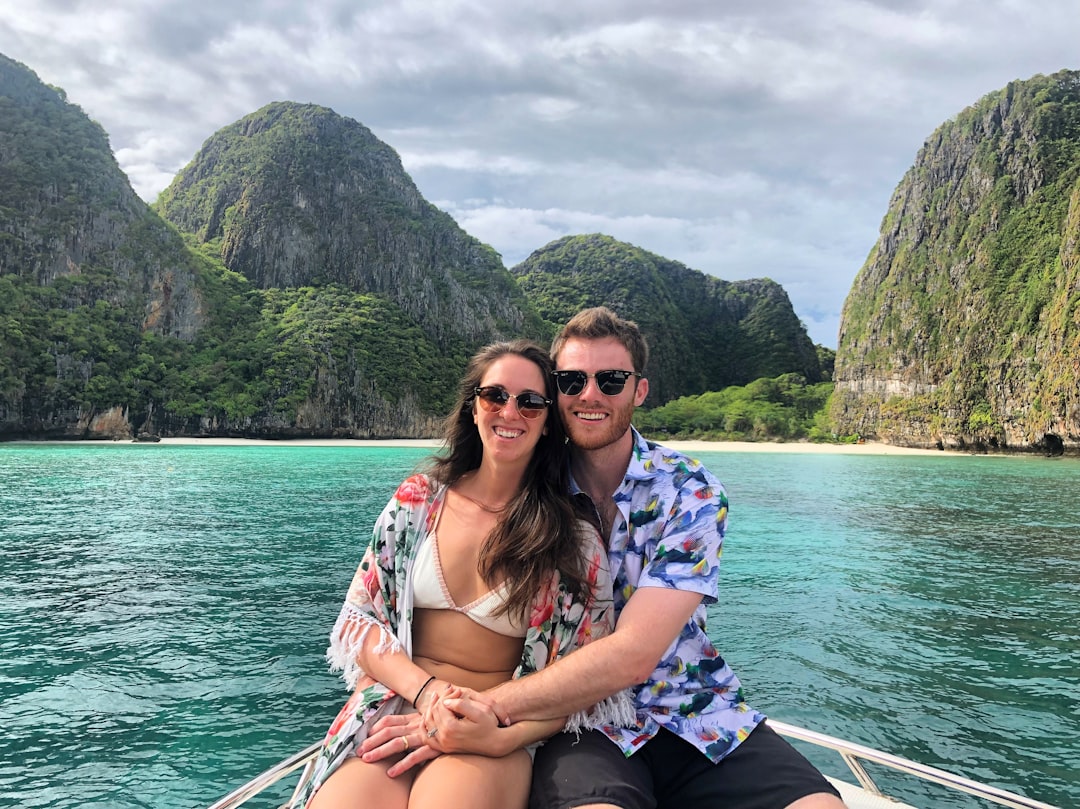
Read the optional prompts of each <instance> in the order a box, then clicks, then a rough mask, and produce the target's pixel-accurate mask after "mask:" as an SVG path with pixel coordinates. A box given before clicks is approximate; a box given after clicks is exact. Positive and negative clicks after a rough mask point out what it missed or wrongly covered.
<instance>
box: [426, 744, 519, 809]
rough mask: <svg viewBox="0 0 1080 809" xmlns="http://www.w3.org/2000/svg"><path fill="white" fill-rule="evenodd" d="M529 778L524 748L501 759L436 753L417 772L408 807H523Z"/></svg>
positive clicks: (473, 808) (478, 808)
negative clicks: (437, 755) (436, 756)
mask: <svg viewBox="0 0 1080 809" xmlns="http://www.w3.org/2000/svg"><path fill="white" fill-rule="evenodd" d="M531 777H532V759H530V758H529V754H528V753H526V752H525V751H524V750H515V751H514V752H513V753H511V754H510V755H508V756H503V757H502V758H488V757H487V756H470V755H466V754H462V753H454V754H449V755H444V756H439V757H438V758H436V759H432V760H431V761H429V762H428V763H427V764H425V765H424V767H423V769H422V770H421V771H420V772H419V773H418V774H417V776H416V780H415V781H414V782H413V787H412V794H411V795H410V797H409V809H525V806H526V804H527V803H528V801H529V780H530V779H531Z"/></svg>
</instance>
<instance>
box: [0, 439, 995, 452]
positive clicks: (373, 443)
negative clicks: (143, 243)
mask: <svg viewBox="0 0 1080 809" xmlns="http://www.w3.org/2000/svg"><path fill="white" fill-rule="evenodd" d="M4 443H12V444H45V443H49V444H102V445H110V444H136V443H143V442H135V441H131V440H120V441H114V440H108V439H103V440H95V439H77V440H72V441H55V440H53V441H14V442H4ZM145 443H146V445H147V446H154V445H157V446H275V447H281V446H303V447H406V448H409V447H415V448H424V449H438V448H440V447H441V446H442V445H443V442H442V441H441V440H438V439H228V437H194V436H191V437H162V439H161V440H160V441H156V442H145ZM661 443H662V444H663V445H664V446H665V447H670V448H671V449H675V450H678V451H680V453H686V454H688V455H693V454H697V453H784V454H799V455H907V456H915V455H937V456H945V455H948V456H959V455H974V453H969V451H966V450H961V449H923V448H917V447H902V446H895V445H893V444H885V443H881V442H875V441H870V442H865V443H863V444H813V443H810V442H797V441H793V442H753V441H664V442H661Z"/></svg>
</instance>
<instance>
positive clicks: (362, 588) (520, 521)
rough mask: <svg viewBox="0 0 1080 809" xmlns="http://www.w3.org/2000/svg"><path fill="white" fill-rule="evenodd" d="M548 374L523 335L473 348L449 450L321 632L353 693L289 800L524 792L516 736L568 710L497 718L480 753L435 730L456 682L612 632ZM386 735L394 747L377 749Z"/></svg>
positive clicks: (492, 802)
mask: <svg viewBox="0 0 1080 809" xmlns="http://www.w3.org/2000/svg"><path fill="white" fill-rule="evenodd" d="M551 371H552V364H551V360H550V359H549V358H548V355H547V353H546V352H545V351H544V350H543V349H541V348H540V347H539V346H537V345H536V344H534V343H531V342H528V341H517V342H514V343H496V344H493V345H491V346H488V347H487V348H485V349H482V350H481V351H480V352H479V353H478V354H477V355H476V356H474V357H473V358H472V360H471V361H470V363H469V367H468V369H467V370H466V374H465V378H464V379H463V380H462V383H461V390H460V394H459V399H458V404H457V407H456V408H455V410H454V411H453V412H452V414H451V416H450V418H449V419H448V420H447V429H446V443H447V451H446V453H445V454H443V455H442V456H441V457H438V458H436V459H434V462H433V465H432V469H431V471H430V472H429V474H427V475H415V476H413V477H411V478H409V479H408V480H406V481H405V482H404V483H403V484H402V485H401V486H400V487H399V488H398V490H397V492H396V493H395V495H394V497H393V498H392V499H391V500H390V503H389V504H388V505H387V507H386V508H385V509H384V510H383V512H382V515H381V516H380V517H379V519H378V521H377V522H376V525H375V532H374V535H373V538H372V541H371V545H370V547H369V548H368V551H367V553H366V554H365V556H364V559H363V561H362V562H361V564H360V567H359V569H358V570H357V572H356V575H355V577H354V578H353V582H352V584H351V586H350V588H349V593H348V596H347V598H346V601H345V605H344V607H343V608H342V611H341V614H340V615H339V617H338V620H337V623H336V625H335V626H334V630H333V632H332V633H331V646H330V649H329V651H328V652H327V657H328V659H329V660H330V662H331V664H332V666H333V667H335V668H340V669H342V670H343V677H344V678H345V680H346V682H347V683H348V684H349V685H350V687H352V688H354V693H353V695H352V697H351V698H350V699H349V701H348V702H347V703H346V704H345V706H344V707H343V708H342V710H341V712H340V713H339V714H338V716H337V718H336V719H335V720H334V722H333V724H332V725H331V727H330V730H329V732H328V734H327V737H326V740H325V742H324V744H323V749H322V751H321V753H320V756H319V758H318V759H317V760H316V762H315V764H314V766H313V767H312V768H311V771H310V772H309V773H307V774H306V775H305V778H304V779H303V780H302V785H301V788H300V790H299V791H298V794H297V800H296V801H295V802H294V805H306V806H307V807H309V809H329V808H330V807H335V808H341V807H356V808H357V809H361V807H369V808H370V807H376V806H377V807H388V808H392V807H397V808H398V809H405V808H406V807H409V809H421V807H425V806H432V807H434V806H438V807H449V806H453V805H458V804H460V805H461V806H463V807H465V806H468V807H470V809H475V808H476V807H492V809H496V808H498V809H503V808H504V807H515V806H518V807H524V806H525V805H526V802H527V799H528V791H529V779H530V775H531V758H530V756H529V753H528V752H527V750H526V749H525V748H526V747H527V746H528V745H530V744H531V743H533V742H536V741H538V740H540V739H543V738H546V737H547V736H549V735H551V734H552V733H554V732H555V731H557V730H559V729H560V728H561V727H562V726H563V722H561V721H559V722H521V723H515V724H514V725H511V726H510V727H507V728H495V727H491V728H490V730H489V732H486V733H485V736H484V738H485V744H484V745H483V750H482V753H483V755H479V754H472V753H469V754H465V753H447V754H442V755H439V752H440V751H441V749H442V748H440V747H439V740H438V738H437V737H436V736H435V735H434V734H435V733H437V728H436V724H435V717H436V713H437V712H438V711H440V710H441V711H445V710H446V708H445V707H444V706H442V705H441V698H442V697H445V696H447V695H453V694H455V693H456V692H455V691H454V690H453V686H455V685H456V686H465V687H468V688H473V689H477V690H483V689H486V688H490V687H492V686H494V685H497V684H498V683H500V682H504V681H505V680H508V679H510V678H511V677H518V676H523V675H526V674H529V673H531V672H533V671H536V670H538V669H540V668H542V667H543V666H544V665H545V664H546V663H548V662H550V661H551V660H554V659H555V658H556V657H558V656H561V655H562V654H565V653H567V652H569V651H571V650H572V649H573V648H575V647H576V646H577V645H581V644H582V643H585V642H587V641H588V640H590V639H592V638H595V637H599V636H601V635H604V634H607V633H608V632H610V631H611V628H612V624H613V615H612V604H611V581H610V576H609V573H608V570H607V558H606V554H605V552H604V549H603V546H602V543H601V541H600V539H599V536H598V534H597V532H596V530H595V529H594V528H592V526H591V525H589V524H588V523H587V522H584V521H582V520H581V519H580V518H579V516H578V514H577V513H576V512H575V510H574V505H573V503H572V501H571V500H570V498H569V497H568V496H567V494H566V492H567V490H568V489H567V483H568V481H567V474H568V472H567V469H568V467H567V464H566V456H565V453H566V440H565V437H564V432H563V428H562V425H561V423H560V422H559V420H558V416H557V413H556V410H555V408H552V407H551V406H550V405H551V403H552V400H553V398H554V396H555V390H554V379H553V376H552V373H551ZM413 711H416V712H419V715H416V716H411V717H409V716H406V717H405V718H401V717H400V716H398V717H394V721H393V722H390V721H387V722H383V723H380V727H381V729H380V730H379V731H378V733H377V734H376V735H377V736H378V737H379V745H380V747H381V748H382V751H381V752H380V751H373V752H368V753H364V752H363V751H359V752H360V753H362V755H360V756H358V755H357V753H358V747H359V746H360V745H361V743H362V742H363V741H364V739H365V738H367V736H368V734H369V733H370V732H371V728H372V725H373V724H374V723H375V721H376V720H378V719H379V718H381V717H386V716H392V715H395V714H398V715H400V714H410V713H412V712H413ZM627 713H632V709H631V708H630V706H629V703H628V702H626V701H623V700H619V699H613V700H610V701H608V702H607V703H605V704H603V705H601V706H596V707H595V708H594V710H593V712H592V713H591V714H590V715H588V716H576V717H571V718H570V720H569V722H568V723H567V725H568V726H575V727H582V726H592V725H594V724H597V723H600V722H603V721H618V720H619V719H620V718H624V717H626V715H627ZM428 728H431V730H430V731H429V730H428ZM372 738H373V741H374V739H375V736H373V737H372ZM387 744H393V745H400V753H399V754H398V755H397V756H396V757H392V758H386V757H385V755H383V754H384V753H385V748H386V745H387ZM391 749H394V748H391ZM429 759H430V760H429ZM424 761H426V763H425V764H424V766H423V767H417V766H413V765H414V764H417V763H420V762H424Z"/></svg>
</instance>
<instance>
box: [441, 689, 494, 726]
mask: <svg viewBox="0 0 1080 809" xmlns="http://www.w3.org/2000/svg"><path fill="white" fill-rule="evenodd" d="M455 690H456V691H457V692H458V693H457V694H454V695H449V694H448V695H447V698H448V699H449V700H450V701H449V702H448V703H447V704H446V707H448V708H449V709H450V710H451V711H453V712H454V713H457V714H460V713H462V711H461V710H459V706H462V705H463V704H464V702H465V701H467V702H468V703H469V707H470V709H471V710H473V711H475V710H486V711H487V712H488V713H490V714H491V715H492V716H494V717H495V719H496V724H498V725H509V724H510V721H509V718H508V717H506V716H504V714H505V711H503V710H501V709H500V708H499V702H498V700H497V699H496V698H495V694H494V691H493V690H492V691H474V690H473V689H471V688H464V687H461V686H455Z"/></svg>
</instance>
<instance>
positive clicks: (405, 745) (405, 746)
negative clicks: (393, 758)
mask: <svg viewBox="0 0 1080 809" xmlns="http://www.w3.org/2000/svg"><path fill="white" fill-rule="evenodd" d="M408 750H409V737H408V736H407V735H406V736H402V737H401V752H402V753H406V752H408Z"/></svg>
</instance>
